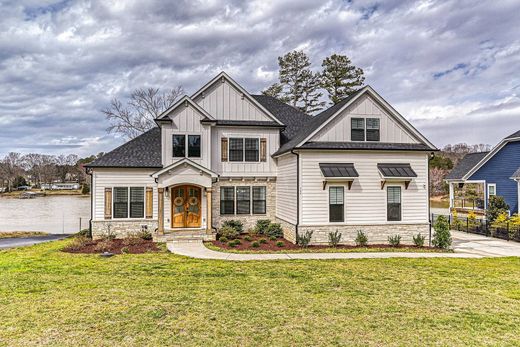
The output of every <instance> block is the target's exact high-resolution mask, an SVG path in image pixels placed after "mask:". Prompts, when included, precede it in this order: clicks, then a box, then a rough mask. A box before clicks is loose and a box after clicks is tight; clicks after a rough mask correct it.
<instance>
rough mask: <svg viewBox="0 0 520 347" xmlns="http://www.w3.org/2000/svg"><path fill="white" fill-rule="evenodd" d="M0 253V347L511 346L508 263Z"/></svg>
mask: <svg viewBox="0 0 520 347" xmlns="http://www.w3.org/2000/svg"><path fill="white" fill-rule="evenodd" d="M68 242H70V240H65V241H58V242H52V243H47V244H41V245H38V246H33V247H29V248H24V249H16V250H8V251H0V345H2V346H3V345H5V346H29V345H59V346H63V345H74V346H78V345H80V346H84V345H89V346H100V345H105V346H109V345H115V346H136V345H168V346H174V345H177V346H181V345H182V346H200V345H204V346H222V345H235V346H238V345H240V346H248V345H250V346H258V345H273V346H295V345H307V346H316V345H358V346H401V345H414V346H419V345H420V346H425V345H436V346H462V345H471V346H477V345H488V346H489V345H497V346H506V345H510V346H514V345H516V346H520V335H519V334H518V331H519V328H520V259H518V258H494V259H491V258H490V259H477V260H474V259H471V260H470V259H367V260H321V261H304V260H297V261H266V262H241V263H235V262H226V261H217V260H195V259H189V258H184V257H180V256H175V255H173V254H169V253H154V254H139V255H129V254H126V255H118V256H115V257H112V258H108V259H105V258H101V257H99V256H97V255H82V254H69V253H63V252H61V251H60V248H62V247H63V246H64V245H66V244H67V243H68Z"/></svg>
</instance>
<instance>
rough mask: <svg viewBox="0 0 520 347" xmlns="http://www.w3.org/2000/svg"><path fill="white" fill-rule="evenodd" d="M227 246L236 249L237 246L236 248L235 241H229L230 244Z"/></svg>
mask: <svg viewBox="0 0 520 347" xmlns="http://www.w3.org/2000/svg"><path fill="white" fill-rule="evenodd" d="M227 245H228V246H229V247H235V246H236V244H235V241H234V240H233V241H229V242H228V243H227Z"/></svg>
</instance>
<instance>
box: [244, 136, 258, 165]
mask: <svg viewBox="0 0 520 347" xmlns="http://www.w3.org/2000/svg"><path fill="white" fill-rule="evenodd" d="M244 142H245V148H246V151H245V161H258V159H259V157H260V155H259V154H260V153H259V152H260V142H259V140H258V139H251V138H245V139H244Z"/></svg>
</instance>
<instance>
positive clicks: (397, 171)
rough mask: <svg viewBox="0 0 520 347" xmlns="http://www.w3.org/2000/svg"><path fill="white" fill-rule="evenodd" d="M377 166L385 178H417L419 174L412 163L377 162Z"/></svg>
mask: <svg viewBox="0 0 520 347" xmlns="http://www.w3.org/2000/svg"><path fill="white" fill-rule="evenodd" d="M377 168H378V169H379V172H380V173H381V176H383V177H384V178H415V177H417V174H416V173H415V171H413V169H412V167H411V166H410V164H386V163H385V164H377Z"/></svg>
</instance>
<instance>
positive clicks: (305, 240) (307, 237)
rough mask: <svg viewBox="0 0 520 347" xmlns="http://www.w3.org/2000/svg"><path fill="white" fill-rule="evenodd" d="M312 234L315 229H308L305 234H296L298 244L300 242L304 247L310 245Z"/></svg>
mask: <svg viewBox="0 0 520 347" xmlns="http://www.w3.org/2000/svg"><path fill="white" fill-rule="evenodd" d="M312 234H313V231H312V230H310V231H306V232H305V233H303V234H301V235H300V234H299V233H298V234H296V244H298V245H299V246H301V247H303V248H307V247H308V246H309V243H311V238H312Z"/></svg>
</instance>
